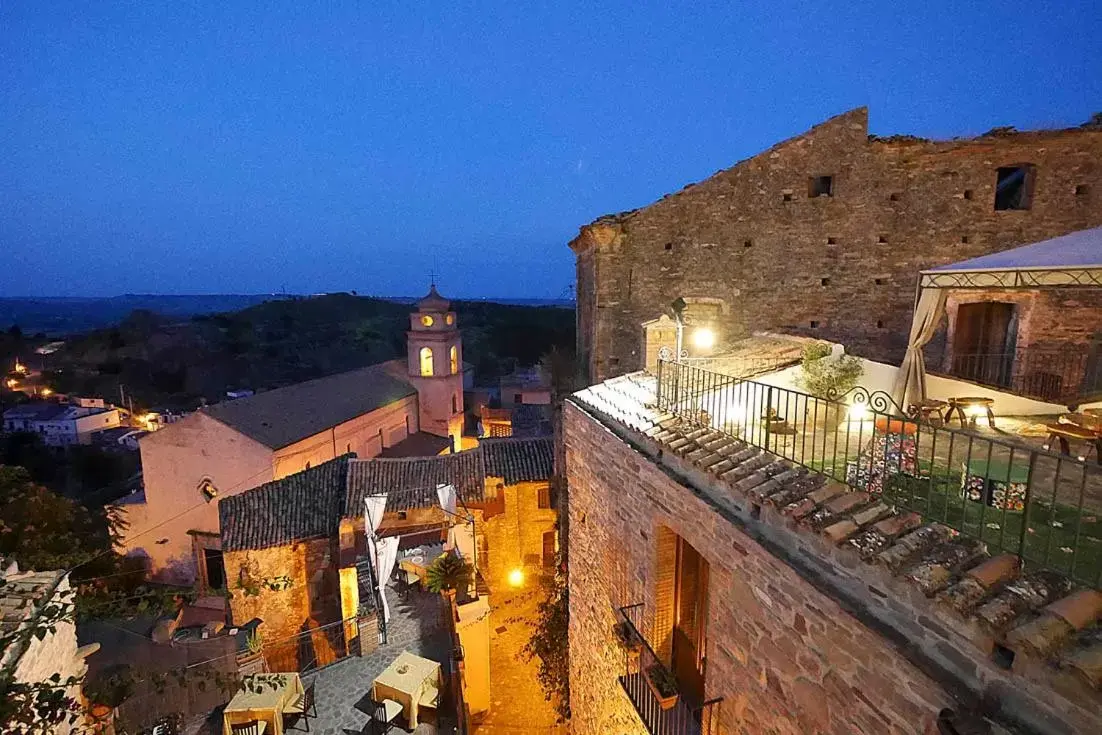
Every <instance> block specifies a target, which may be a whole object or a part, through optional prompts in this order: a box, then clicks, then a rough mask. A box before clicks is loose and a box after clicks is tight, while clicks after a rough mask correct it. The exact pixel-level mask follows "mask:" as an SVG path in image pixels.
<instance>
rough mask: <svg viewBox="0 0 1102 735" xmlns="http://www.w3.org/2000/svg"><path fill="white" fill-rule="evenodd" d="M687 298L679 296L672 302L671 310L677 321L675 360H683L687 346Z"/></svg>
mask: <svg viewBox="0 0 1102 735" xmlns="http://www.w3.org/2000/svg"><path fill="white" fill-rule="evenodd" d="M686 306H688V304H686V303H685V299H683V298H681V297H680V296H678V297H677V298H676V299H674V300H673V301H671V302H670V306H669V311H670V313H671V314H673V319H674V321H675V322H676V323H677V331H676V335H677V336H676V337H675V339H674V350H675V354H674V362H678V363H679V362H681V355H682V352H683V350H684V346H685V307H686Z"/></svg>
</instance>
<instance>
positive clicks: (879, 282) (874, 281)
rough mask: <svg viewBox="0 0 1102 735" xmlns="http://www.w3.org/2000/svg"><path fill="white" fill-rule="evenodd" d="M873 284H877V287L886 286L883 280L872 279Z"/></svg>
mask: <svg viewBox="0 0 1102 735" xmlns="http://www.w3.org/2000/svg"><path fill="white" fill-rule="evenodd" d="M872 282H873V283H875V284H876V285H877V286H883V285H884V279H883V278H874V279H872Z"/></svg>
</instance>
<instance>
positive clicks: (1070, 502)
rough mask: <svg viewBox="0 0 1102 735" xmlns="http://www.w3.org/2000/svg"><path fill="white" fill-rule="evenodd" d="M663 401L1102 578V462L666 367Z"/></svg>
mask: <svg viewBox="0 0 1102 735" xmlns="http://www.w3.org/2000/svg"><path fill="white" fill-rule="evenodd" d="M657 390H658V395H657V404H658V408H659V409H660V410H662V411H664V412H666V413H670V414H673V415H676V416H678V417H680V418H681V420H682V421H683V422H686V423H688V424H689V425H691V426H698V427H701V428H704V427H708V428H710V429H712V430H716V431H720V432H723V433H725V434H727V435H728V436H731V437H734V438H736V439H739V440H741V441H743V442H745V443H746V444H748V445H751V446H754V447H757V448H759V449H763V450H766V451H768V452H771V453H772V454H774V455H776V456H779V457H781V458H783V459H786V460H788V461H790V462H792V463H794V464H798V465H801V466H803V467H806V468H808V469H810V470H812V471H814V472H818V473H820V474H823V475H825V476H827V477H829V478H831V479H834V480H837V481H839V482H843V483H846V484H848V485H850V486H852V487H854V488H856V489H858V490H863V491H865V492H867V493H869V495H870V500H872V501H880V502H883V503H884V504H886V505H893V506H896V507H900V508H904V509H907V510H911V511H914V512H917V513H919V514H920V515H921V516H922V517H923V519H925V520H926V521H927V522H937V523H941V524H943V525H945V526H948V527H949V528H951V529H953V530H954V531H956V532H958V533H959V534H961V535H962V536H965V537H967V538H971V539H976V540H978V541H980V542H982V543H983V544H985V545H986V546H987V548H988V550H990V551H991V552H992V553H993V554H995V553H1010V554H1015V555H1017V556H1018V557H1019V558H1020V559H1021V560H1022V561H1023V563H1024V564H1025V565H1027V566H1033V567H1037V568H1044V569H1050V570H1053V571H1056V572H1059V573H1060V574H1063V575H1066V576H1068V577H1070V578H1071V579H1073V580H1074V581H1077V582H1080V583H1083V584H1086V585H1089V586H1093V587H1099V586H1100V583H1102V522H1100V519H1102V467H1100V466H1099V465H1098V464H1097V463H1095V462H1094V461H1091V462H1086V461H1081V460H1079V459H1076V458H1074V457H1069V456H1065V455H1060V454H1056V453H1054V452H1050V451H1046V450H1043V449H1039V448H1031V447H1029V446H1025V445H1022V444H1017V443H1013V442H1010V441H1004V440H1001V439H998V438H990V437H986V436H981V435H978V434H977V433H975V432H973V431H969V430H967V429H963V428H961V429H957V428H950V427H948V426H934V425H933V424H931V423H929V422H926V421H921V420H918V419H913V418H908V417H906V416H905V415H904V412H903V411H902V410H901V409H900V408H899V407H898V406H896V405H895V404H894V403H893V402H892V400H891V398H890V397H888V396H887V395H886V394H884V393H880V392H877V393H872V394H870V393H869V392H868V391H865V390H864V389H861V388H856V389H854V390H853V391H850V392H849V393H847V394H845V395H841V396H832V397H829V398H822V397H817V396H812V395H809V394H807V393H802V392H800V391H796V390H792V389H789V388H780V387H777V386H772V385H767V384H765V383H760V382H756V381H752V380H741V379H738V378H734V377H731V376H728V375H722V374H719V373H714V372H711V371H708V370H703V369H701V368H697V367H694V366H690V365H685V364H678V363H673V362H660V363H659V366H658V389H657Z"/></svg>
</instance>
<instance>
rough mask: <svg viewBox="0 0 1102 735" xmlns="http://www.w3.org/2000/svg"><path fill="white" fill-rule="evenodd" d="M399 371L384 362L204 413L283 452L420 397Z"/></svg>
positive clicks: (241, 399)
mask: <svg viewBox="0 0 1102 735" xmlns="http://www.w3.org/2000/svg"><path fill="white" fill-rule="evenodd" d="M392 362H394V361H392ZM395 373H396V371H395V369H394V366H393V365H392V364H391V363H380V364H378V365H371V366H370V367H365V368H360V369H358V370H349V371H348V372H345V373H338V374H336V375H330V376H328V377H325V378H318V379H316V380H308V381H306V382H305V383H296V384H295V385H288V386H286V387H284V388H276V389H275V390H270V391H265V392H263V393H257V394H256V395H254V396H249V397H248V398H238V399H237V400H234V401H224V402H222V403H217V404H215V405H213V406H207V407H206V408H203V409H200V410H201V411H203V412H204V413H205V414H207V415H208V416H210V417H211V418H213V419H216V420H218V421H221V422H222V423H223V424H226V425H227V426H229V427H230V428H232V429H236V430H237V431H239V432H241V433H242V434H244V435H245V436H247V437H249V438H250V439H253V440H255V441H257V442H260V443H261V444H263V445H264V446H266V447H268V448H270V449H282V448H283V447H286V446H289V445H291V444H294V443H295V442H297V441H301V440H303V439H306V438H307V437H311V436H313V435H314V434H318V433H320V432H322V431H325V430H326V429H331V428H333V427H334V426H337V425H339V424H343V423H344V422H346V421H350V420H352V419H354V418H356V417H357V416H362V415H363V414H365V413H370V412H371V411H374V410H375V409H377V408H382V407H384V406H388V405H390V404H391V403H394V402H395V401H399V400H401V399H403V398H406V397H407V396H412V395H416V393H417V391H416V389H415V388H414V387H413V386H412V385H411V384H410V383H409V382H407V381H405V380H403V379H401V378H399V377H396V376H395Z"/></svg>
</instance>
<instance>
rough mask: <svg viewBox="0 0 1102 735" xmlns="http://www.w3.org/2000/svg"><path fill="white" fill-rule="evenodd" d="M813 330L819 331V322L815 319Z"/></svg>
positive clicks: (812, 323)
mask: <svg viewBox="0 0 1102 735" xmlns="http://www.w3.org/2000/svg"><path fill="white" fill-rule="evenodd" d="M811 328H812V329H818V328H819V322H818V321H817V320H815V319H812V320H811Z"/></svg>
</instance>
